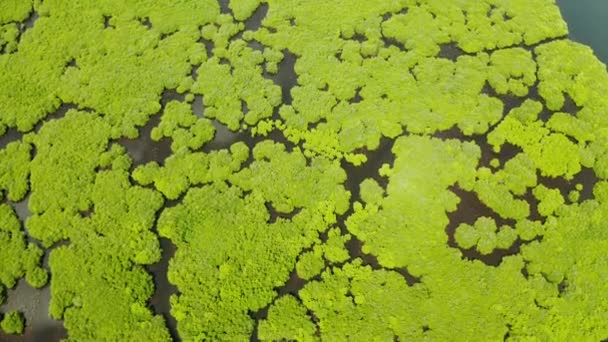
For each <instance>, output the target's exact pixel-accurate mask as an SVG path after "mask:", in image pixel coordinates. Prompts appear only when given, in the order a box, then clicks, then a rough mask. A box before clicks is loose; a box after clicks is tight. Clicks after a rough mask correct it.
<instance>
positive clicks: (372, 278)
mask: <svg viewBox="0 0 608 342" xmlns="http://www.w3.org/2000/svg"><path fill="white" fill-rule="evenodd" d="M322 278H323V280H322V281H313V282H310V283H308V284H307V285H306V286H305V287H304V289H302V290H301V291H300V297H301V298H302V302H303V304H304V305H305V306H306V307H307V308H309V309H310V310H311V311H312V312H313V313H314V315H315V316H316V317H317V318H318V319H319V320H320V322H319V329H320V332H321V338H322V339H323V340H330V341H342V340H354V341H372V340H378V341H384V340H392V339H393V338H394V336H399V338H400V340H415V339H420V338H422V336H423V332H422V324H421V319H422V317H421V316H419V315H416V314H414V311H412V310H410V309H409V308H413V307H419V305H420V304H421V303H422V299H423V298H424V296H425V294H424V290H423V288H422V287H421V286H414V287H409V286H408V285H407V284H406V283H405V281H404V280H403V278H401V276H400V275H399V274H397V273H396V272H392V271H385V270H381V271H372V270H371V269H370V268H369V267H361V266H360V263H358V262H357V261H355V262H354V263H352V264H346V265H345V266H344V267H343V268H333V269H332V270H331V271H328V272H325V273H323V276H322ZM396 303H399V304H398V305H396ZM278 304H281V303H278ZM273 308H274V307H271V309H270V310H271V311H269V316H270V313H271V312H272V310H273ZM294 316H295V317H294V318H292V320H295V319H297V317H298V316H297V315H294ZM292 317H293V316H292ZM288 322H289V321H288ZM355 322H357V323H355ZM361 322H364V324H361ZM353 324H356V328H355V327H354V326H353ZM285 325H286V326H283V327H284V328H289V330H288V331H286V332H284V335H283V336H284V337H287V336H294V335H296V334H297V333H298V332H299V330H298V329H297V328H298V327H297V326H295V322H290V324H289V325H287V324H285ZM296 336H297V335H296Z"/></svg>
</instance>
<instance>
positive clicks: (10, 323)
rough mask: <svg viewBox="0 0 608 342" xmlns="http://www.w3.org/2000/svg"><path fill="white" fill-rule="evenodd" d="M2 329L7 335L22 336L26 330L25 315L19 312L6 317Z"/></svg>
mask: <svg viewBox="0 0 608 342" xmlns="http://www.w3.org/2000/svg"><path fill="white" fill-rule="evenodd" d="M0 328H2V330H4V332H5V333H7V334H12V335H21V334H22V333H23V329H24V328H25V320H24V318H23V314H22V313H20V312H17V311H11V312H9V313H7V314H5V315H4V317H3V318H2V322H0Z"/></svg>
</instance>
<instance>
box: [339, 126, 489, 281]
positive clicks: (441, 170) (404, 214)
mask: <svg viewBox="0 0 608 342" xmlns="http://www.w3.org/2000/svg"><path fill="white" fill-rule="evenodd" d="M393 152H394V153H395V154H396V156H397V157H396V159H395V164H394V167H393V170H392V172H391V176H390V181H389V184H388V188H387V196H386V197H385V198H384V200H383V201H382V202H381V209H379V208H378V207H377V206H374V205H367V206H366V207H365V208H363V207H362V206H355V213H354V214H353V215H352V216H350V217H349V218H348V220H347V222H346V223H347V227H348V230H349V231H350V232H352V234H354V235H355V236H357V237H358V238H359V239H360V240H362V241H364V242H365V243H364V245H363V251H364V252H365V253H371V254H373V255H376V256H377V257H378V261H380V263H381V264H382V265H384V266H386V267H390V268H395V267H403V266H406V265H408V267H409V265H412V263H415V264H417V267H416V268H415V269H416V271H415V273H416V274H418V273H419V272H422V270H428V268H429V267H430V268H432V267H433V263H432V261H431V258H430V257H429V258H428V259H427V258H421V257H420V255H419V253H421V250H423V249H426V248H430V247H431V246H436V247H439V246H443V245H445V243H446V241H447V240H446V239H447V237H446V235H445V233H444V232H443V227H445V225H446V224H447V223H448V218H447V216H446V214H445V212H446V211H454V210H455V209H456V206H457V204H458V202H459V199H458V197H457V196H456V195H454V194H453V193H452V192H450V191H447V190H446V189H447V187H449V186H453V185H456V183H457V182H458V185H459V186H460V187H462V188H464V189H471V188H472V186H473V183H474V180H475V166H476V165H477V161H478V159H479V157H480V151H479V147H477V146H476V145H475V144H473V143H461V142H459V141H457V140H448V141H445V142H444V141H441V140H439V139H431V138H428V137H420V136H409V137H401V138H399V139H398V140H397V141H396V142H395V146H394V147H393ZM411 160H415V161H416V163H415V164H412V163H411V162H410V161H411ZM430 174H432V175H433V177H431V178H429V177H428V175H430ZM403 246H411V247H410V248H407V249H405V248H403ZM435 257H436V256H435ZM411 271H413V270H411Z"/></svg>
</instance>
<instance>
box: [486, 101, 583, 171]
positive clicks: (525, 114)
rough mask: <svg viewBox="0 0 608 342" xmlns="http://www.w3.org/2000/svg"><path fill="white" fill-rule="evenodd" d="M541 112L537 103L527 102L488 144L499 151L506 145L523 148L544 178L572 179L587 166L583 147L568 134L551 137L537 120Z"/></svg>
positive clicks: (509, 117)
mask: <svg viewBox="0 0 608 342" xmlns="http://www.w3.org/2000/svg"><path fill="white" fill-rule="evenodd" d="M539 109H540V108H538V106H537V105H535V104H534V103H533V102H524V104H523V105H522V107H520V108H516V109H514V110H512V111H511V112H510V113H509V115H508V116H507V117H506V118H505V119H504V120H503V121H502V122H501V123H500V124H499V125H498V127H496V129H495V130H494V131H492V132H490V133H489V134H488V142H489V143H490V145H492V146H493V147H494V150H495V151H499V150H500V146H501V145H503V144H504V143H505V142H509V143H511V144H513V145H515V146H518V147H520V148H521V149H523V151H524V152H525V154H526V155H527V156H528V157H529V158H530V159H531V160H532V161H533V162H534V164H535V165H536V167H537V168H538V169H539V170H540V171H541V174H542V175H543V176H549V177H564V178H566V179H571V178H572V177H573V176H574V175H575V174H577V173H578V172H579V171H580V170H581V163H582V162H584V158H583V149H582V146H580V145H577V144H575V143H573V142H572V141H570V140H569V139H568V137H567V136H565V135H564V134H561V133H551V132H550V130H549V129H548V128H547V127H545V124H544V123H543V122H542V121H538V120H534V119H535V116H536V115H537V112H540V111H539ZM574 127H575V126H574ZM562 130H569V129H568V128H563V129H562Z"/></svg>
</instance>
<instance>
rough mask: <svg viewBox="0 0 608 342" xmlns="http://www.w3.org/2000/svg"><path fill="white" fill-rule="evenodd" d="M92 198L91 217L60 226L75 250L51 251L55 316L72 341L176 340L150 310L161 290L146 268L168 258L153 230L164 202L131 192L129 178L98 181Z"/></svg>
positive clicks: (107, 174) (113, 175)
mask: <svg viewBox="0 0 608 342" xmlns="http://www.w3.org/2000/svg"><path fill="white" fill-rule="evenodd" d="M91 199H92V202H93V205H94V208H95V209H94V212H93V213H92V214H91V216H89V217H86V218H80V217H72V218H70V220H71V226H67V227H59V229H63V230H64V231H63V232H62V233H61V234H64V238H67V239H69V241H70V244H69V246H61V247H58V248H56V249H54V250H53V251H52V252H51V256H50V266H51V270H52V272H53V278H52V281H51V303H50V308H49V313H50V314H51V316H52V317H53V318H55V319H63V320H64V324H65V326H66V328H67V329H68V331H69V332H70V340H83V339H85V340H96V341H100V340H103V341H116V340H146V341H168V340H170V337H169V333H168V331H167V329H166V327H165V324H164V320H163V318H162V317H161V316H153V315H152V313H151V312H150V309H149V308H148V306H147V301H148V300H149V298H150V297H151V296H152V293H153V285H152V279H151V276H150V275H149V274H148V273H147V272H146V271H145V269H144V268H143V267H142V265H147V264H152V263H154V262H157V261H158V260H159V259H160V248H159V243H158V239H157V237H156V236H155V235H154V234H153V233H152V232H151V231H150V228H151V227H152V224H153V223H154V219H155V212H156V211H157V210H158V209H159V208H160V207H161V206H162V203H163V200H162V197H161V196H160V195H159V194H158V193H156V192H154V191H152V190H149V189H144V188H140V187H133V186H131V185H130V183H129V179H128V173H127V172H125V171H123V170H108V171H102V172H100V173H98V174H97V175H96V177H95V181H94V184H93V187H92V191H91ZM44 219H45V218H44V216H43V217H42V220H44ZM60 219H61V218H56V219H55V222H58V221H59V220H60ZM31 220H32V222H31V225H37V223H38V221H33V220H34V218H32V219H31ZM51 222H53V221H51ZM29 223H30V222H29V221H28V224H29ZM40 223H42V222H40ZM49 228H54V227H47V229H49ZM51 242H52V240H50V241H48V242H47V243H51ZM92 289H94V290H92Z"/></svg>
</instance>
